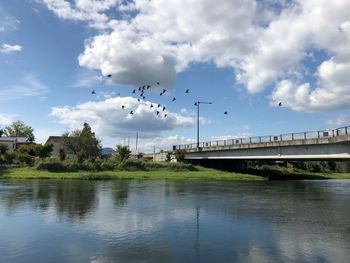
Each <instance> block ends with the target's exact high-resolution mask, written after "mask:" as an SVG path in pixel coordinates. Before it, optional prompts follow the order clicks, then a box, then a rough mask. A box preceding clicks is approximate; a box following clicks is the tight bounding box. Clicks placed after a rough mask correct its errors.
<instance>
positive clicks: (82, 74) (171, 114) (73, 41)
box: [0, 0, 350, 152]
mask: <svg viewBox="0 0 350 263" xmlns="http://www.w3.org/2000/svg"><path fill="white" fill-rule="evenodd" d="M349 72H350V1H348V0H333V1H329V0H308V1H302V0H279V1H278V0H216V1H211V0H129V1H125V0H2V1H1V2H0V106H1V107H0V127H2V128H3V127H5V126H6V125H8V124H10V123H11V122H12V121H15V120H22V121H24V122H25V123H26V124H27V125H30V126H32V127H33V128H34V133H35V136H36V141H37V142H39V143H43V142H45V141H46V140H47V138H48V136H50V135H56V136H57V135H61V134H62V133H64V132H66V131H72V130H74V129H81V128H82V125H83V123H84V122H88V123H89V124H90V125H91V126H92V129H93V130H94V131H95V132H96V135H97V136H98V138H99V139H100V140H101V142H102V145H103V146H106V147H107V146H108V147H115V145H117V144H127V141H128V137H129V138H130V147H131V148H132V149H133V148H134V147H135V136H136V132H138V134H139V150H140V151H144V152H149V151H153V149H154V147H155V149H156V150H160V149H169V148H171V146H172V145H175V144H184V143H193V142H195V141H196V129H197V127H196V124H197V123H196V114H197V109H196V107H195V106H194V103H195V101H198V100H200V101H207V102H212V104H211V105H201V107H200V116H201V118H200V131H201V132H200V139H201V141H207V140H217V139H225V138H236V137H246V136H259V135H275V134H281V133H289V132H299V131H308V130H320V129H330V128H336V127H342V126H345V125H349V119H350V114H349V107H350V74H349ZM108 75H111V77H108ZM157 82H158V83H159V85H158V84H157ZM143 85H150V86H151V88H150V89H149V90H147V91H146V92H145V94H144V95H145V97H146V98H144V99H142V98H141V97H140V96H139V93H138V92H135V93H132V91H133V90H134V89H136V90H137V89H138V87H139V86H143ZM163 89H166V90H167V91H166V92H165V93H164V95H162V96H160V92H161V91H162V90H163ZM187 89H189V93H186V92H185V91H186V90H187ZM92 91H95V94H92ZM173 97H175V98H176V100H175V101H172V100H173ZM138 98H139V99H141V100H140V102H139V101H138V100H137V99H138ZM280 102H281V103H282V106H279V103H280ZM151 104H152V105H157V104H161V105H162V106H163V105H164V106H165V107H166V110H165V111H164V112H163V111H162V110H161V111H160V114H159V116H157V115H156V107H154V108H151V107H150V105H151ZM122 106H125V109H124V110H123V109H122ZM131 110H132V111H133V113H134V114H133V115H131V114H130V111H131ZM224 112H227V113H228V114H224ZM165 114H167V116H166V117H165Z"/></svg>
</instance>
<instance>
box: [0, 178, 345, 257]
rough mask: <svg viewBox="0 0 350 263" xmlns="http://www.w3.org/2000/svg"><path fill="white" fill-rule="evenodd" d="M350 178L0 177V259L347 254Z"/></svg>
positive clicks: (329, 255) (325, 255)
mask: <svg viewBox="0 0 350 263" xmlns="http://www.w3.org/2000/svg"><path fill="white" fill-rule="evenodd" d="M349 259H350V180H328V181H262V182H260V181H259V182H258V181H255V182H253V181H249V182H244V181H235V182H225V181H166V180H164V181H162V180H158V181H152V180H145V181H136V180H118V181H83V180H23V181H17V180H2V181H0V262H2V263H7V262H11V263H12V262H94V263H97V262H98V263H100V262H101V263H102V262H349Z"/></svg>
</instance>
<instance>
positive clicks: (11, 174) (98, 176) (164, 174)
mask: <svg viewBox="0 0 350 263" xmlns="http://www.w3.org/2000/svg"><path fill="white" fill-rule="evenodd" d="M197 169H198V170H197V171H167V170H157V171H153V172H149V171H103V172H86V171H85V172H61V173H53V172H48V171H38V170H36V169H34V168H17V169H9V170H3V171H1V170H0V178H4V179H84V180H111V179H137V180H144V179H150V180H159V179H171V180H259V181H260V180H264V178H262V177H259V176H254V175H247V174H240V173H228V172H222V171H217V170H213V169H206V168H201V167H198V168H197Z"/></svg>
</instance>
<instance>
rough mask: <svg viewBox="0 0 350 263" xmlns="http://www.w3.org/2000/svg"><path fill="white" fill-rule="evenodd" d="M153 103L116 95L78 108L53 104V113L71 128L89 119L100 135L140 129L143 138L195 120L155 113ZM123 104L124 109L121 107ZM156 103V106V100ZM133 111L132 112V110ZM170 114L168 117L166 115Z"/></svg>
mask: <svg viewBox="0 0 350 263" xmlns="http://www.w3.org/2000/svg"><path fill="white" fill-rule="evenodd" d="M150 104H151V102H149V101H141V103H140V102H138V101H137V99H135V98H132V97H116V98H110V99H106V100H103V101H99V102H86V103H83V104H79V105H77V106H75V107H68V106H63V107H53V108H52V110H51V115H52V116H54V117H56V118H58V122H59V123H61V124H65V125H68V126H69V127H70V128H72V129H76V128H81V127H82V124H83V122H88V123H89V124H90V125H91V126H92V128H93V130H94V131H96V133H97V134H99V135H100V136H109V137H116V138H118V137H125V136H128V135H131V134H134V133H135V132H137V131H139V132H140V136H142V137H144V138H150V137H157V136H159V134H160V133H161V132H162V131H169V130H174V129H176V128H186V127H189V126H191V125H193V124H194V123H195V119H194V118H192V117H190V116H184V115H180V114H177V113H172V112H168V111H165V112H161V113H160V114H159V116H157V115H156V110H157V109H156V107H154V108H151V107H150ZM122 105H124V106H125V109H124V110H123V109H122ZM154 105H156V104H155V103H154ZM131 110H132V111H133V112H134V114H133V115H131V114H129V112H130V111H131ZM164 114H167V115H168V116H167V118H165V117H164Z"/></svg>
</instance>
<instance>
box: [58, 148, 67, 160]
mask: <svg viewBox="0 0 350 263" xmlns="http://www.w3.org/2000/svg"><path fill="white" fill-rule="evenodd" d="M58 154H59V156H60V160H61V161H64V160H66V151H65V150H64V148H62V147H60V149H59V150H58Z"/></svg>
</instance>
